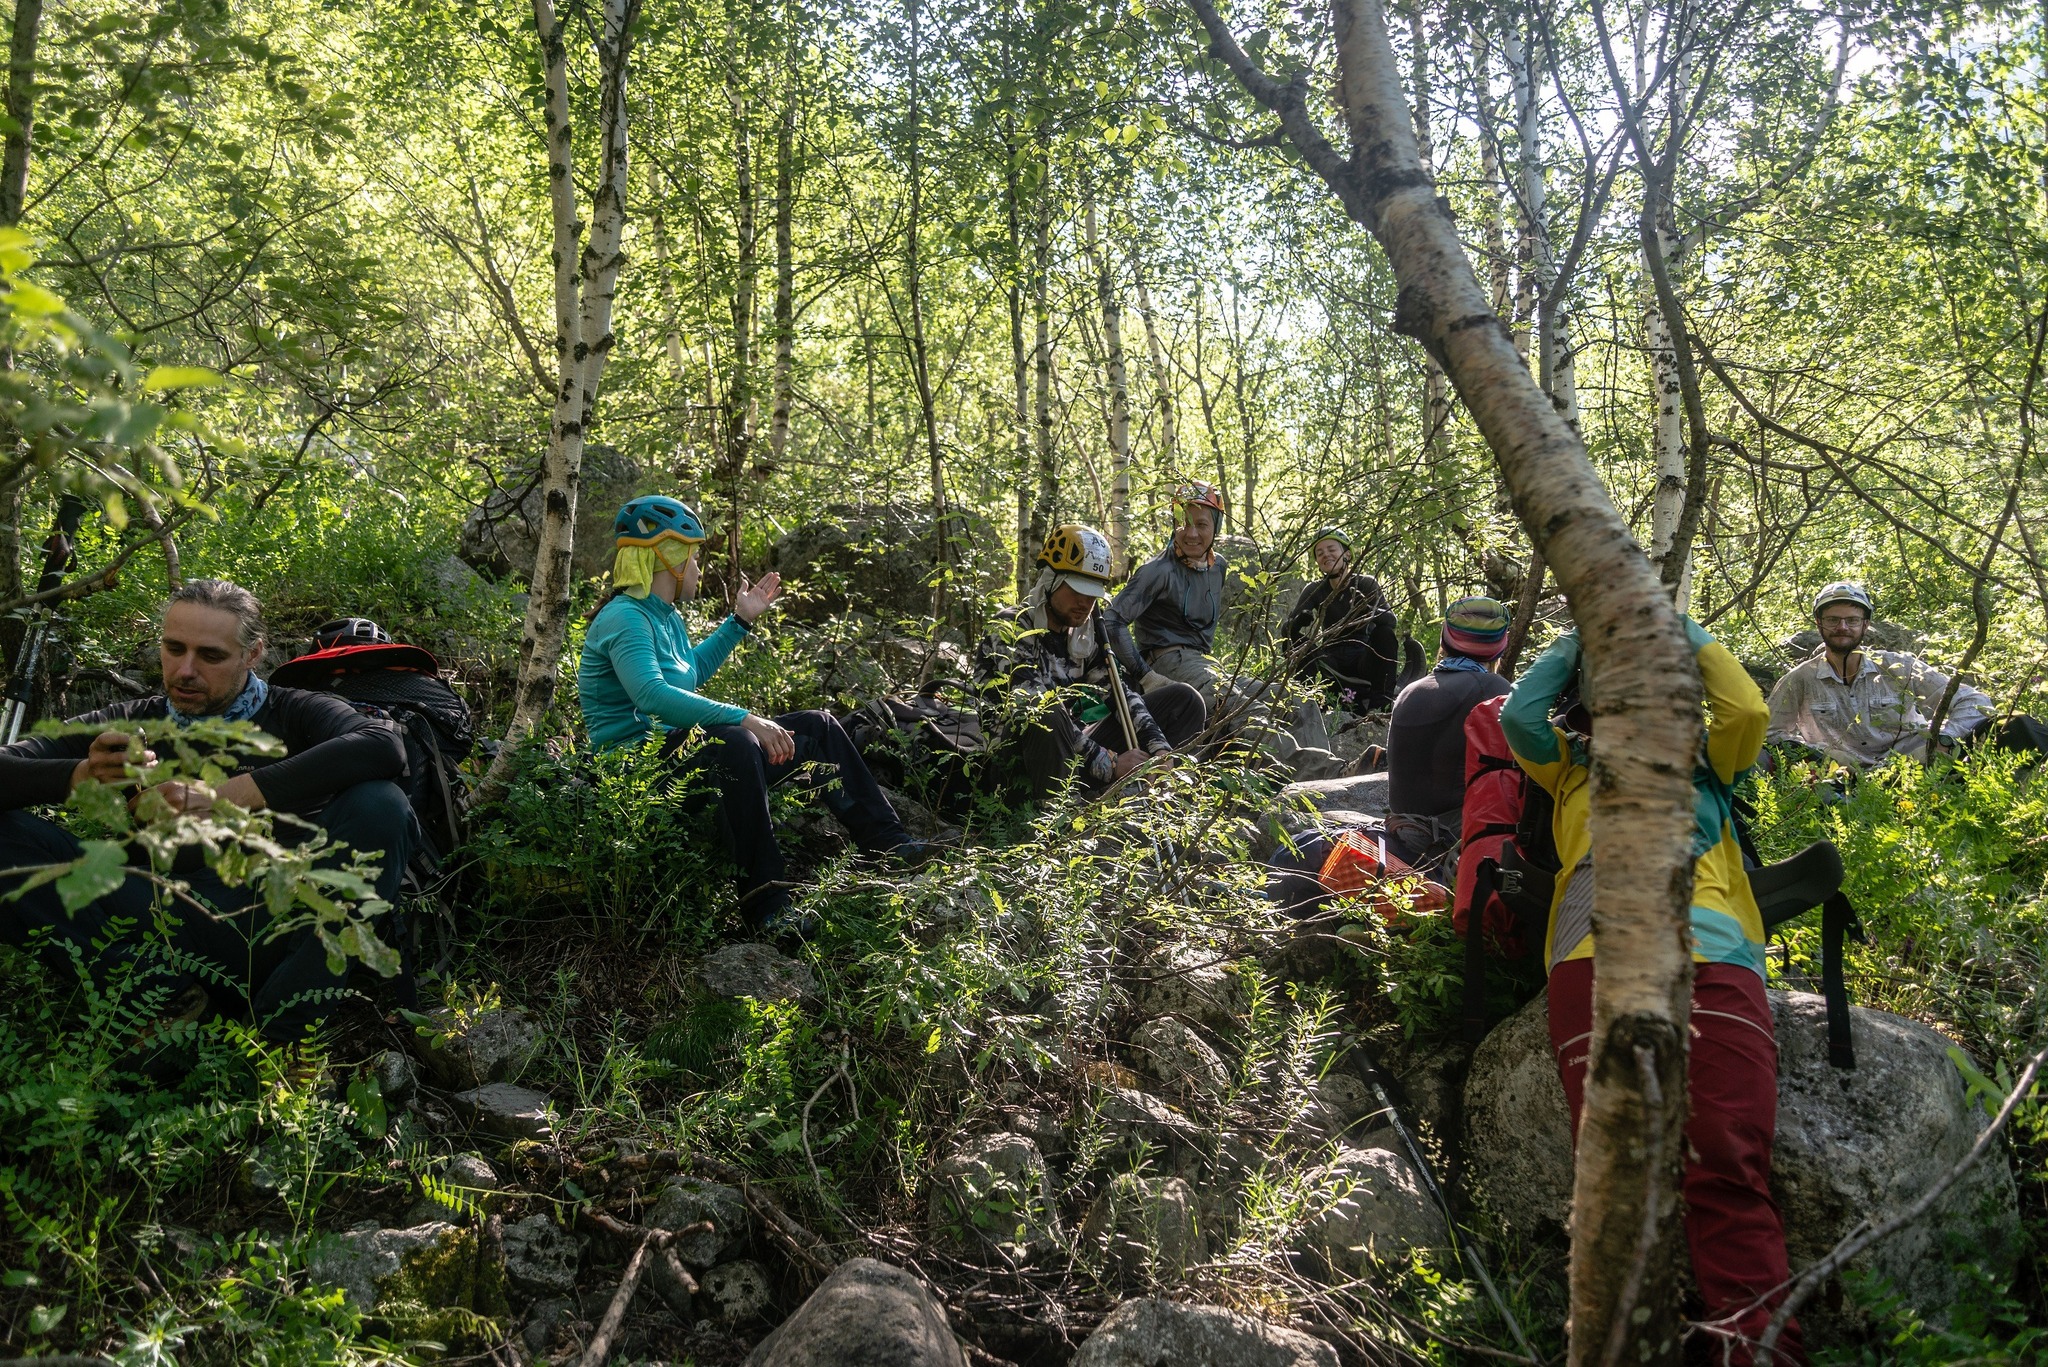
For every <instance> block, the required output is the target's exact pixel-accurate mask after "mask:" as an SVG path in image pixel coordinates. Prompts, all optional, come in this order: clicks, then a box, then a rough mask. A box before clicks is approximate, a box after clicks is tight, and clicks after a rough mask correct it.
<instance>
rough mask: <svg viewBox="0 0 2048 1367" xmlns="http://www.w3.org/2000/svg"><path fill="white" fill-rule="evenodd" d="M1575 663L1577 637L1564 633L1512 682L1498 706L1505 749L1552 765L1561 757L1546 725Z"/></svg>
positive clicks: (1554, 735)
mask: <svg viewBox="0 0 2048 1367" xmlns="http://www.w3.org/2000/svg"><path fill="white" fill-rule="evenodd" d="M1578 662H1579V634H1578V633H1577V632H1576V631H1572V632H1567V633H1565V634H1564V635H1563V636H1560V637H1559V638H1558V639H1557V641H1556V643H1555V644H1553V645H1552V646H1551V647H1550V649H1548V650H1546V651H1544V652H1543V655H1542V657H1541V658H1540V659H1538V660H1537V661H1536V663H1535V664H1533V665H1530V666H1529V672H1528V673H1526V674H1524V675H1523V676H1522V677H1521V678H1519V679H1517V680H1515V686H1514V688H1513V690H1512V691H1510V692H1509V694H1508V700H1507V701H1506V702H1505V703H1503V704H1501V709H1500V729H1501V733H1502V734H1503V735H1505V736H1506V737H1507V742H1508V748H1509V749H1510V750H1513V751H1514V752H1515V754H1516V755H1517V756H1519V757H1520V758H1522V759H1526V760H1530V761H1533V762H1534V763H1537V764H1554V763H1556V762H1557V761H1558V760H1559V759H1560V758H1562V757H1563V747H1561V746H1560V745H1559V744H1558V741H1557V729H1556V728H1555V727H1553V726H1552V725H1551V724H1550V708H1551V705H1552V704H1553V703H1555V702H1556V701H1557V695H1558V694H1559V693H1561V692H1563V691H1564V686H1565V685H1566V684H1567V683H1568V682H1570V680H1571V676H1572V668H1573V666H1575V665H1577V664H1578Z"/></svg>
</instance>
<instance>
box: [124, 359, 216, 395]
mask: <svg viewBox="0 0 2048 1367" xmlns="http://www.w3.org/2000/svg"><path fill="white" fill-rule="evenodd" d="M226 383H227V381H226V380H224V379H222V378H221V377H220V374H219V372H217V371H212V370H208V369H207V368H206V367H205V366H203V365H160V366H158V367H156V369H154V370H152V371H150V372H149V374H147V375H145V376H143V377H142V388H143V391H144V392H145V393H149V394H157V393H161V392H162V391H164V390H166V389H217V388H219V387H220V386H221V385H224V384H226Z"/></svg>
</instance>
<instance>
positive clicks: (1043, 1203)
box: [931, 1133, 1060, 1263]
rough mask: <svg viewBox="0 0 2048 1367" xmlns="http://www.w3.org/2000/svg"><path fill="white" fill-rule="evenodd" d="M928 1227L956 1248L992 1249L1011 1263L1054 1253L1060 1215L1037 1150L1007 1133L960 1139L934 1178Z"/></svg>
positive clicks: (1020, 1136)
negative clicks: (930, 1224)
mask: <svg viewBox="0 0 2048 1367" xmlns="http://www.w3.org/2000/svg"><path fill="white" fill-rule="evenodd" d="M931 1223H932V1230H933V1232H934V1233H935V1234H937V1235H938V1236H940V1237H941V1238H943V1239H945V1240H946V1241H947V1242H949V1243H951V1244H953V1245H954V1246H955V1247H960V1248H965V1249H968V1250H971V1251H975V1252H985V1251H988V1250H993V1251H994V1252H995V1253H997V1254H999V1255H1000V1256H1001V1257H1003V1258H1005V1259H1007V1260H1009V1261H1012V1262H1019V1263H1028V1262H1031V1261H1033V1260H1034V1259H1038V1258H1043V1257H1046V1256H1048V1255H1050V1254H1051V1253H1053V1252H1054V1251H1055V1250H1056V1249H1058V1247H1059V1244H1060V1223H1059V1211H1058V1209H1057V1208H1056V1207H1055V1206H1054V1205H1053V1199H1052V1178H1051V1174H1050V1173H1049V1172H1048V1171H1047V1170H1046V1166H1045V1158H1044V1157H1043V1156H1042V1155H1041V1154H1040V1153H1039V1151H1038V1145H1036V1144H1034V1143H1033V1142H1031V1140H1029V1139H1027V1138H1025V1137H1024V1136H1023V1135H1021V1134H1008V1133H1003V1134H979V1135H970V1136H969V1137H968V1138H966V1139H963V1140H961V1141H960V1143H959V1145H958V1146H957V1147H956V1148H955V1149H954V1150H953V1151H952V1152H951V1153H949V1154H947V1155H946V1157H945V1158H944V1159H942V1160H941V1161H940V1163H939V1165H938V1167H937V1169H936V1170H934V1172H933V1174H932V1185H931Z"/></svg>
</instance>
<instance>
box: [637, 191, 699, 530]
mask: <svg viewBox="0 0 2048 1367" xmlns="http://www.w3.org/2000/svg"><path fill="white" fill-rule="evenodd" d="M661 194H662V190H661V172H660V171H658V170H656V169H655V168H654V166H653V165H651V164H650V165H649V166H648V168H647V199H648V214H647V222H648V227H649V229H650V230H651V231H652V233H653V236H654V275H655V279H656V281H657V282H658V284H659V287H660V289H661V311H662V315H663V326H662V345H663V348H664V350H665V351H666V352H667V355H668V366H669V370H670V371H671V372H673V373H674V375H675V382H676V398H677V405H678V407H679V408H680V409H681V412H680V413H679V415H678V416H677V418H676V454H675V465H674V468H673V470H672V471H671V473H672V474H673V475H674V476H675V479H676V481H677V487H678V488H680V489H681V490H682V491H683V501H684V502H686V503H689V504H692V505H695V504H696V502H697V498H698V489H697V450H696V443H695V441H694V440H693V434H692V431H691V429H692V427H693V426H694V423H693V421H692V419H691V417H690V407H691V400H692V396H691V394H690V368H689V366H688V364H686V363H685V361H684V359H683V356H684V349H683V301H682V296H681V294H680V293H679V292H678V291H677V289H676V278H675V266H674V255H675V253H674V249H673V248H671V247H670V245H669V240H668V221H667V219H666V218H665V217H664V215H663V213H662V209H661Z"/></svg>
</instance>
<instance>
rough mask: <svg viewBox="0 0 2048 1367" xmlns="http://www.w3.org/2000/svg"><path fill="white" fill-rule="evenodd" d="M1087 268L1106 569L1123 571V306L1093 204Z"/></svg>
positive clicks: (1127, 458) (1126, 534) (1126, 383)
mask: <svg viewBox="0 0 2048 1367" xmlns="http://www.w3.org/2000/svg"><path fill="white" fill-rule="evenodd" d="M1084 235H1085V240H1086V242H1087V247H1088V264H1089V266H1090V267H1091V268H1092V269H1093V270H1094V273H1095V301H1096V303H1097V305H1098V306H1100V308H1101V309H1102V371H1103V375H1104V378H1105V379H1106V380H1107V381H1108V389H1109V393H1108V403H1107V412H1106V414H1105V417H1106V419H1107V422H1106V425H1107V426H1108V428H1109V527H1108V532H1109V563H1110V564H1112V565H1114V566H1116V567H1118V569H1119V570H1121V569H1122V567H1123V565H1124V562H1125V560H1126V558H1127V557H1128V555H1129V553H1130V545H1131V391H1130V375H1129V372H1128V370H1127V369H1126V367H1125V364H1124V321H1123V318H1124V315H1123V304H1122V302H1121V301H1119V300H1118V298H1117V295H1116V281H1115V278H1114V277H1113V276H1112V275H1111V274H1110V269H1109V253H1107V252H1105V251H1103V250H1102V244H1101V239H1100V238H1099V236H1098V234H1097V230H1096V220H1095V199H1094V197H1093V196H1090V197H1089V200H1088V211H1087V216H1086V223H1085V232H1084Z"/></svg>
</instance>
